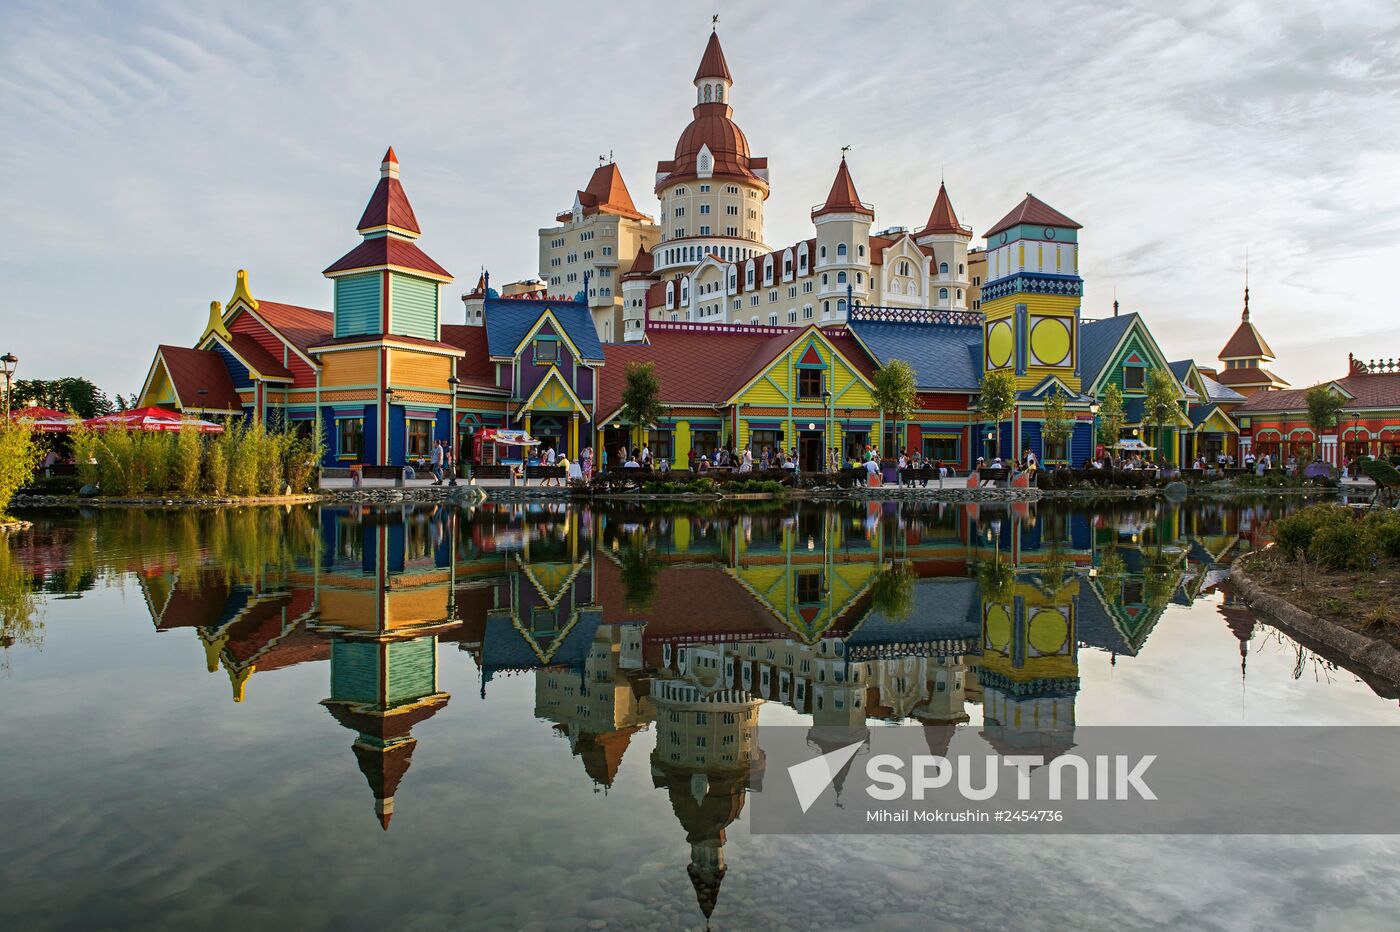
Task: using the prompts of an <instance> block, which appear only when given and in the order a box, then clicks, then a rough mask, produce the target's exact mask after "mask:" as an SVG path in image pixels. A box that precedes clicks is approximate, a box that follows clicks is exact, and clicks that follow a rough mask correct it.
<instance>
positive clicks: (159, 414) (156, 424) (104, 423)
mask: <svg viewBox="0 0 1400 932" xmlns="http://www.w3.org/2000/svg"><path fill="white" fill-rule="evenodd" d="M85 423H86V424H87V426H89V427H91V428H93V429H94V430H108V429H109V428H112V427H125V428H127V429H128V430H180V429H181V428H182V427H185V426H186V425H190V426H193V427H195V428H197V429H198V430H199V431H200V432H201V433H205V434H220V433H223V430H224V428H223V425H221V424H215V423H214V422H213V421H201V420H199V419H198V418H187V417H184V416H182V415H181V414H180V412H178V411H171V410H170V409H169V408H156V407H145V408H133V409H131V410H130V411H114V412H112V413H111V414H104V415H102V416H101V417H94V418H89V419H88V420H87V421H86V422H85Z"/></svg>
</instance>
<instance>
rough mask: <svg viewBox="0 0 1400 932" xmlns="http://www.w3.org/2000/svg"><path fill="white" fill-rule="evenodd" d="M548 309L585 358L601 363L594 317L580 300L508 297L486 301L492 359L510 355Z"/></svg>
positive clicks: (488, 341) (601, 358) (487, 326)
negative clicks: (526, 299) (541, 299)
mask: <svg viewBox="0 0 1400 932" xmlns="http://www.w3.org/2000/svg"><path fill="white" fill-rule="evenodd" d="M546 310H548V311H549V312H550V313H552V314H553V315H554V316H555V318H556V319H557V320H558V321H559V324H560V326H562V327H563V328H564V333H566V334H567V335H568V337H569V339H570V340H572V341H573V344H574V346H577V347H578V350H579V352H580V353H582V354H583V358H584V359H587V360H590V361H594V362H602V360H603V345H602V344H601V343H600V342H599V341H598V330H597V328H595V327H594V326H593V314H592V312H590V311H589V310H588V305H586V304H581V303H579V302H577V301H538V300H533V299H532V300H528V301H513V300H511V299H509V298H496V299H491V298H487V299H486V301H485V318H486V346H487V351H488V352H490V354H491V355H492V356H510V355H513V354H514V353H515V348H516V347H517V346H519V345H520V341H521V340H523V339H525V334H527V333H529V332H530V328H532V327H534V326H535V324H536V322H538V321H539V319H540V317H541V316H542V315H543V314H544V312H545V311H546Z"/></svg>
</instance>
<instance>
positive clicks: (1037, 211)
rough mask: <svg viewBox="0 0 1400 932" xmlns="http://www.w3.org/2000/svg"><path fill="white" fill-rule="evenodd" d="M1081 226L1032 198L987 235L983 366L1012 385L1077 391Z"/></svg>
mask: <svg viewBox="0 0 1400 932" xmlns="http://www.w3.org/2000/svg"><path fill="white" fill-rule="evenodd" d="M1079 230H1080V225H1079V224H1077V223H1075V222H1074V221H1073V220H1071V219H1070V218H1068V217H1066V216H1065V215H1064V214H1062V213H1060V212H1059V211H1057V210H1055V209H1054V208H1053V207H1051V206H1050V205H1048V204H1046V203H1045V202H1044V201H1041V200H1039V199H1038V198H1036V197H1035V196H1034V195H1031V194H1027V195H1026V197H1025V200H1023V201H1021V203H1020V204H1018V205H1017V206H1016V209H1015V210H1013V211H1011V213H1009V214H1007V215H1006V216H1005V217H1003V218H1002V219H1001V221H1000V222H999V223H997V224H996V225H995V226H993V227H992V228H991V229H990V230H988V231H987V234H986V237H987V284H985V285H983V286H982V314H983V316H984V318H985V320H984V322H983V327H984V328H985V332H984V334H983V335H984V338H985V339H984V341H983V346H984V349H983V360H982V362H983V366H984V367H985V368H986V369H987V371H991V370H993V369H1006V368H1011V369H1013V370H1014V371H1015V373H1016V386H1017V388H1018V389H1021V390H1026V389H1031V388H1034V387H1035V386H1036V385H1038V384H1040V383H1041V382H1043V381H1044V380H1045V379H1046V378H1047V377H1048V376H1054V377H1056V378H1058V379H1059V380H1060V381H1062V382H1064V383H1065V385H1066V386H1067V387H1068V388H1069V389H1070V390H1071V391H1075V392H1077V391H1079V301H1080V298H1081V297H1082V295H1083V293H1084V282H1083V280H1082V279H1081V278H1080V277H1079Z"/></svg>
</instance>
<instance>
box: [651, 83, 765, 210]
mask: <svg viewBox="0 0 1400 932" xmlns="http://www.w3.org/2000/svg"><path fill="white" fill-rule="evenodd" d="M691 112H692V113H693V114H694V115H695V116H694V118H693V119H692V120H691V121H690V125H689V126H687V127H686V128H685V129H684V130H683V131H682V132H681V137H680V139H678V140H677V141H676V154H675V158H674V159H673V160H672V161H669V162H657V163H656V171H657V174H661V175H665V176H666V177H664V178H662V179H661V181H660V183H658V184H657V190H660V189H661V188H662V187H664V186H665V185H667V184H669V183H670V182H671V181H673V180H675V179H678V178H693V177H695V169H696V159H698V158H699V156H700V150H701V148H703V147H706V146H708V147H709V150H710V155H711V156H712V157H713V163H712V165H711V170H712V171H713V172H714V174H715V175H718V176H721V177H725V176H728V177H735V178H742V179H744V180H745V181H749V182H754V183H757V184H761V185H764V186H765V187H766V186H767V184H768V182H766V181H764V180H763V179H762V178H760V177H759V176H758V175H757V174H756V173H755V171H754V170H755V169H758V168H763V167H765V166H766V165H767V162H766V161H763V160H761V159H755V158H751V157H750V153H749V140H748V137H747V136H745V135H744V131H743V130H741V129H740V128H739V126H738V124H736V123H735V122H734V120H733V119H731V117H732V116H733V113H734V111H733V110H732V109H731V108H730V107H729V105H728V104H718V103H709V104H696V106H695V107H694V108H693V109H692V110H691Z"/></svg>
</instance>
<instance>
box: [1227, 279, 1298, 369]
mask: <svg viewBox="0 0 1400 932" xmlns="http://www.w3.org/2000/svg"><path fill="white" fill-rule="evenodd" d="M1273 361H1274V351H1273V350H1272V349H1270V348H1269V344H1268V341H1266V340H1265V339H1264V335H1263V334H1262V333H1260V332H1259V328H1257V327H1255V326H1254V324H1253V323H1252V322H1251V321H1250V319H1249V284H1248V279H1246V282H1245V286H1244V310H1243V311H1242V312H1241V313H1240V325H1239V326H1238V327H1236V328H1235V332H1234V333H1233V334H1231V335H1230V339H1229V340H1228V341H1227V342H1226V343H1225V346H1224V347H1222V348H1221V350H1220V374H1219V375H1217V376H1216V377H1215V378H1216V381H1218V382H1220V384H1222V385H1228V386H1230V387H1231V388H1233V389H1234V390H1235V391H1237V392H1239V393H1240V394H1242V395H1245V396H1249V395H1253V394H1254V393H1255V392H1267V391H1273V390H1274V389H1279V388H1287V387H1288V383H1287V382H1285V381H1284V380H1283V379H1281V378H1279V377H1278V376H1276V375H1274V374H1273V373H1272V372H1270V371H1269V369H1268V368H1266V367H1267V366H1268V365H1269V364H1271V363H1272V362H1273Z"/></svg>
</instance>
